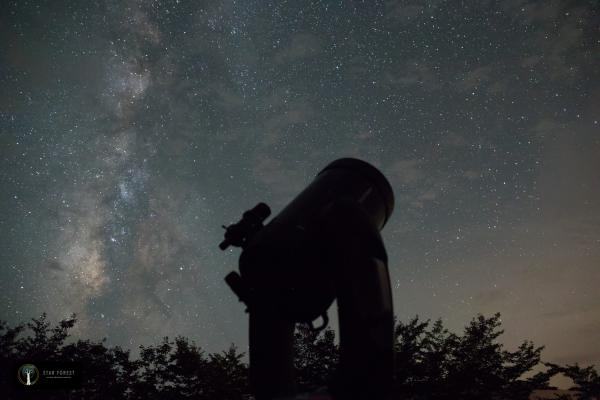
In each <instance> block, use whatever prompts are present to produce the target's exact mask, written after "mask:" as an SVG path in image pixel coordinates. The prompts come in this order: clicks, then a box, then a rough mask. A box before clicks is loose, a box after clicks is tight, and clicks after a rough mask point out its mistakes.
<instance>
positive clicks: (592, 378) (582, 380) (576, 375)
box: [546, 363, 600, 400]
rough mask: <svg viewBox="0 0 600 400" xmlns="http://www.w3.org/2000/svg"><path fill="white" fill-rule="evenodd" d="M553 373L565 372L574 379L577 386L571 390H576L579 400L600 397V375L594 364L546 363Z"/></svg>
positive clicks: (595, 399)
mask: <svg viewBox="0 0 600 400" xmlns="http://www.w3.org/2000/svg"><path fill="white" fill-rule="evenodd" d="M546 366H548V367H550V371H551V373H552V374H563V375H565V376H567V377H569V378H571V379H572V380H573V383H574V384H575V386H573V387H572V388H570V390H573V391H576V392H577V394H578V399H579V400H598V399H600V375H599V374H598V371H596V369H595V367H594V365H590V366H588V367H585V368H583V367H580V366H579V364H577V363H576V364H574V365H566V366H560V365H557V364H552V363H546Z"/></svg>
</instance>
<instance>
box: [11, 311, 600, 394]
mask: <svg viewBox="0 0 600 400" xmlns="http://www.w3.org/2000/svg"><path fill="white" fill-rule="evenodd" d="M75 323H76V319H75V316H72V317H71V318H69V319H66V320H63V321H61V322H59V323H58V324H57V325H56V326H54V327H51V325H50V323H49V322H48V321H47V317H46V315H45V314H43V315H42V316H41V317H40V318H38V319H32V320H31V322H29V323H26V324H20V325H17V326H16V327H14V328H11V327H9V326H8V324H7V323H5V322H3V321H0V370H1V371H2V372H3V374H2V381H1V382H0V390H2V393H3V398H7V399H13V398H14V399H16V398H23V396H22V393H19V392H15V387H14V386H13V385H12V384H11V380H12V377H11V376H8V375H7V374H6V373H5V372H7V371H13V370H12V369H11V368H12V363H13V362H14V360H24V359H38V360H39V359H43V360H47V361H51V360H60V361H64V362H76V363H78V364H79V365H80V366H81V367H82V368H83V369H84V371H83V374H82V375H83V376H84V377H85V378H86V381H85V383H84V384H83V385H81V387H80V388H79V389H76V390H70V391H69V392H66V391H62V392H61V391H55V392H48V393H44V398H49V399H59V398H69V399H127V400H141V399H162V400H170V399H192V398H193V399H199V400H208V399H211V400H243V399H250V398H251V396H250V395H249V386H248V381H247V376H248V365H247V364H246V363H245V362H244V361H243V357H244V354H243V353H239V352H238V350H237V348H236V347H235V346H233V345H232V346H231V347H230V348H229V349H228V350H226V351H223V352H221V353H213V354H205V352H204V351H203V350H202V349H201V348H200V347H199V346H197V345H196V344H195V343H194V342H190V341H189V340H188V339H187V338H185V337H182V336H178V337H176V338H175V339H174V340H173V341H171V340H169V338H168V337H165V338H163V339H162V341H161V342H160V343H158V344H157V345H154V346H147V347H146V346H141V347H140V357H139V358H138V359H131V358H130V353H129V350H123V349H122V348H120V347H118V346H115V347H109V346H106V345H105V342H104V341H100V342H92V341H90V340H78V341H76V342H73V343H69V344H66V343H65V341H66V339H67V338H68V337H69V329H71V328H73V326H74V324H75ZM500 325H501V319H500V315H499V314H496V315H494V316H492V317H490V318H485V317H483V316H478V317H476V318H474V319H473V320H472V321H471V322H470V324H469V325H468V326H467V327H466V328H465V330H464V332H463V334H462V335H457V334H454V333H451V332H449V331H448V330H447V329H446V328H444V326H443V324H442V322H441V320H438V321H435V322H434V323H430V321H420V320H419V319H418V317H415V318H413V319H411V320H410V321H408V322H407V323H402V322H397V324H396V326H395V357H396V382H395V387H394V393H393V398H398V399H413V400H419V399H431V400H437V399H439V400H446V399H465V400H469V399H497V400H501V399H502V400H503V399H511V400H518V399H527V398H528V397H529V394H530V393H531V392H532V390H533V389H541V388H546V387H548V380H549V378H550V377H551V376H552V375H554V374H557V373H562V374H564V375H566V376H568V377H570V378H572V379H573V381H574V382H575V384H576V388H577V390H578V391H579V393H580V395H581V397H580V399H582V400H589V399H593V398H600V377H599V375H598V372H597V371H596V370H595V369H594V367H593V366H590V367H586V368H583V367H580V366H578V365H577V364H575V365H567V366H559V365H556V364H549V363H548V364H545V365H546V366H547V367H548V370H547V371H546V372H540V373H537V374H535V375H533V376H530V377H528V378H523V375H526V374H527V373H529V374H530V373H531V371H532V369H533V368H534V367H535V366H536V365H538V364H539V363H540V357H541V352H542V349H543V348H542V347H536V346H534V345H533V343H531V342H528V341H525V342H523V343H522V344H521V345H520V346H519V347H518V348H517V349H516V350H515V351H507V350H505V349H504V348H503V346H502V344H500V343H499V342H498V338H499V337H500V335H501V334H502V330H501V329H500ZM26 332H27V333H29V334H28V335H25V333H26ZM294 339H295V350H296V351H295V358H294V364H295V367H296V370H297V382H298V386H299V389H300V391H302V392H306V391H313V390H316V389H318V388H322V387H324V386H327V384H328V382H329V379H330V378H331V376H332V374H333V372H334V370H335V368H336V365H337V362H338V353H339V349H338V346H337V345H336V344H335V333H334V331H332V330H331V329H325V330H324V331H322V332H320V333H318V334H317V333H315V332H312V331H311V330H309V329H307V328H306V327H303V326H299V327H298V329H297V331H296V333H295V338H294Z"/></svg>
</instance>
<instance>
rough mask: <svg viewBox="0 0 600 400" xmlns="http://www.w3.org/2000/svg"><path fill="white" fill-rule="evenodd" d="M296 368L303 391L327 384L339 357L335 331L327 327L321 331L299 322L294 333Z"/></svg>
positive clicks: (299, 386)
mask: <svg viewBox="0 0 600 400" xmlns="http://www.w3.org/2000/svg"><path fill="white" fill-rule="evenodd" d="M294 350H295V353H294V368H295V369H296V382H297V384H298V389H299V390H300V391H301V392H308V391H312V390H315V389H318V388H320V387H323V386H327V385H328V384H329V382H330V380H331V379H332V377H333V373H334V371H335V369H336V367H337V363H338V359H339V349H338V346H337V345H336V344H335V332H334V331H333V330H331V329H330V328H325V329H324V330H322V331H320V332H315V331H313V330H311V329H310V328H309V327H308V326H307V325H304V324H299V325H298V326H297V328H296V331H295V333H294Z"/></svg>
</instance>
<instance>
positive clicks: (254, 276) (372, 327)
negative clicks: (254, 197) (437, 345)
mask: <svg viewBox="0 0 600 400" xmlns="http://www.w3.org/2000/svg"><path fill="white" fill-rule="evenodd" d="M393 209H394V194H393V191H392V187H391V186H390V184H389V182H388V181H387V180H386V178H385V177H384V176H383V174H382V173H381V172H380V171H379V170H377V169H376V168H375V167H373V166H372V165H370V164H368V163H366V162H364V161H361V160H358V159H353V158H342V159H339V160H336V161H334V162H332V163H330V164H329V165H327V166H326V167H325V168H324V169H323V170H322V171H321V172H320V173H319V174H318V175H317V176H316V178H315V179H314V180H313V182H312V183H311V184H310V185H309V186H307V187H306V188H305V189H304V190H303V191H302V192H301V193H300V194H299V195H298V196H297V197H296V198H294V199H293V200H292V201H291V202H290V203H289V204H288V205H287V206H286V207H285V208H284V209H283V210H282V211H281V212H280V213H279V214H278V215H277V216H275V217H274V218H272V219H271V220H270V221H269V222H268V223H267V224H266V225H263V223H264V221H265V220H266V219H267V218H268V217H269V215H270V214H271V210H270V209H269V207H268V206H267V205H266V204H264V203H259V204H258V205H257V206H255V207H254V208H252V209H250V210H248V211H246V212H244V214H243V216H242V219H241V220H240V221H239V222H238V223H235V224H233V225H230V226H228V227H225V226H224V228H225V229H226V231H225V240H224V241H223V242H222V243H221V244H220V245H219V247H220V248H221V249H222V250H225V249H226V248H227V247H228V246H230V245H231V246H237V247H241V248H242V253H241V255H240V258H239V273H237V272H231V273H229V274H228V275H227V276H226V278H225V281H226V282H227V284H228V285H229V286H230V288H231V289H232V290H233V292H234V293H235V294H236V295H237V296H238V298H239V299H240V301H242V302H243V303H245V305H246V306H247V312H248V314H249V347H250V385H251V390H252V392H253V394H254V395H255V397H256V399H257V400H274V399H278V398H293V396H295V395H296V391H297V390H296V384H295V378H294V367H293V335H294V327H295V324H296V323H308V324H310V325H311V326H312V327H313V329H316V330H318V329H322V328H324V327H325V325H326V324H327V322H328V318H327V309H328V308H329V307H330V306H331V304H332V303H333V301H334V300H337V304H338V320H339V332H340V363H339V366H338V369H337V371H336V374H335V377H334V379H333V382H332V384H331V385H330V387H329V392H330V394H331V396H332V397H333V398H334V399H336V400H337V399H339V400H346V399H349V400H353V399H374V400H376V399H383V398H385V397H386V395H387V394H388V393H389V391H390V389H391V385H392V381H393V375H394V353H393V346H394V338H393V330H394V320H393V309H392V293H391V288H390V281H389V274H388V267H387V262H388V259H387V253H386V251H385V247H384V244H383V240H382V238H381V236H380V233H379V232H380V230H381V229H382V228H383V227H384V225H385V224H386V222H387V220H388V219H389V217H390V215H391V214H392V211H393ZM318 317H322V319H323V324H322V326H321V327H318V328H315V327H314V326H313V325H312V324H313V321H314V320H316V319H317V318H318Z"/></svg>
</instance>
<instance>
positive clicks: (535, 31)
mask: <svg viewBox="0 0 600 400" xmlns="http://www.w3.org/2000/svg"><path fill="white" fill-rule="evenodd" d="M427 4H428V5H426V6H423V5H422V3H420V2H414V3H412V2H406V1H386V2H385V3H380V2H371V1H366V2H359V1H354V2H352V1H347V2H341V1H340V2H326V1H312V2H302V1H288V2H285V1H282V2H261V1H241V0H240V1H205V2H199V1H190V2H186V1H183V0H182V1H173V2H170V1H152V2H151V1H107V2H94V1H78V2H76V1H72V2H63V1H30V2H27V1H21V0H19V1H11V2H8V1H3V2H2V5H1V6H0V152H1V154H0V155H1V158H0V163H1V170H0V184H1V190H0V260H1V263H0V268H1V269H0V296H1V297H0V307H1V308H0V319H3V320H7V321H8V322H9V323H11V324H16V323H17V322H22V321H27V320H28V319H29V318H32V317H36V316H39V315H40V314H41V313H42V312H44V311H45V312H47V313H48V315H49V318H50V320H51V321H53V322H56V321H58V320H59V319H61V318H65V317H68V316H69V315H70V314H71V313H76V314H77V316H78V320H79V322H78V323H77V325H76V326H75V328H74V330H73V334H74V337H75V338H79V337H81V338H91V339H100V338H102V337H106V338H107V343H108V344H110V345H122V346H124V347H126V348H131V349H133V350H134V352H135V349H136V348H137V346H139V345H140V344H150V343H158V342H159V341H160V339H161V338H162V337H163V336H166V335H168V336H170V337H173V336H175V335H177V334H181V335H185V336H187V337H189V338H190V339H193V340H194V341H196V343H198V344H199V345H200V346H202V347H203V348H204V349H205V350H207V351H220V350H223V349H225V348H226V347H227V346H228V345H229V344H230V343H232V342H233V343H235V344H237V345H238V346H239V347H240V349H241V350H242V351H246V350H247V315H246V314H245V313H244V306H243V305H242V304H240V303H239V302H238V300H237V298H236V296H235V295H234V294H233V293H232V292H231V291H230V289H229V288H228V287H227V286H226V284H225V283H224V281H223V277H224V276H225V275H226V274H227V273H228V272H230V271H231V270H234V269H237V259H238V255H239V249H229V250H227V251H225V252H221V251H220V250H219V248H218V244H219V242H220V241H221V240H222V237H223V229H222V228H221V225H222V224H230V223H232V222H235V221H237V220H238V219H239V217H240V216H241V213H242V212H243V211H244V210H246V209H248V208H250V207H252V206H254V205H255V204H256V203H258V202H259V201H264V202H266V203H268V204H269V205H270V206H271V208H272V209H273V212H274V213H277V212H278V211H279V210H281V208H282V207H283V206H285V204H287V203H288V202H289V201H290V200H291V199H292V198H293V197H294V196H295V195H296V194H297V193H298V192H299V191H300V190H302V188H304V187H305V186H306V185H307V184H308V183H309V182H311V180H312V179H313V178H314V176H315V175H316V174H317V173H318V172H319V171H320V170H321V169H322V168H323V167H324V166H325V165H327V164H328V163H329V162H331V161H333V160H335V159H337V158H340V157H357V158H360V159H363V160H365V161H368V162H370V163H372V164H373V165H375V166H376V167H378V168H379V169H380V170H381V171H382V172H383V173H384V174H385V175H386V176H387V177H388V179H389V181H390V182H391V184H392V186H393V188H394V191H395V196H396V208H395V212H394V214H393V216H392V218H391V219H390V221H389V222H388V224H387V225H386V227H385V228H384V231H383V237H384V240H385V242H386V246H387V249H388V254H389V258H390V264H389V266H390V274H391V280H392V286H393V295H394V307H395V313H396V314H397V316H398V317H399V318H400V319H401V320H407V319H408V318H410V317H411V316H414V315H415V314H418V315H420V316H421V317H423V318H433V319H435V318H438V317H441V318H443V320H444V322H445V324H446V325H447V327H448V328H450V329H451V330H454V331H459V330H460V329H461V328H462V327H463V326H464V325H465V324H466V323H467V322H468V321H469V320H470V319H471V318H472V317H474V316H475V315H476V314H477V313H484V314H485V315H488V316H489V315H491V314H493V313H495V312H501V313H502V321H503V327H504V328H505V330H506V333H505V335H504V336H502V337H503V340H504V343H506V345H507V346H508V347H509V348H510V349H514V347H515V346H516V345H517V344H518V343H519V342H521V341H522V340H525V339H531V340H533V341H534V342H535V343H536V344H538V345H542V344H543V345H546V350H545V351H544V353H543V355H544V359H545V360H546V361H553V362H559V363H565V362H579V363H582V364H589V363H596V364H598V363H600V294H599V290H598V287H599V286H600V123H599V121H600V67H599V65H600V32H599V26H600V5H599V3H598V2H597V1H577V2H575V1H572V2H566V1H564V2H563V1H544V2H538V1H534V2H527V1H522V0H509V1H498V2H496V1H471V2H465V3H463V4H460V3H459V2H455V1H447V2H445V1H429V2H427ZM330 314H335V311H334V310H331V312H330ZM333 321H334V322H333V325H335V324H336V319H335V318H334V320H333Z"/></svg>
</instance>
